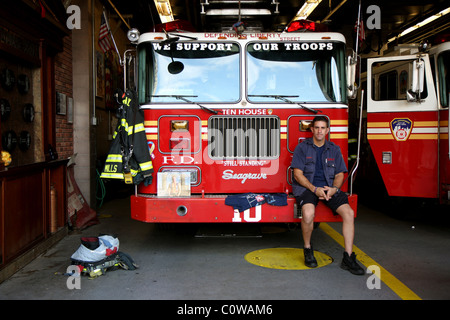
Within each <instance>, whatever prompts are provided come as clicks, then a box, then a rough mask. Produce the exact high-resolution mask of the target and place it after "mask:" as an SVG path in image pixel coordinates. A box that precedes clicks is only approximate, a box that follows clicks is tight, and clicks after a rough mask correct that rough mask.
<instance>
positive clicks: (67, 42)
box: [55, 36, 74, 159]
mask: <svg viewBox="0 0 450 320" xmlns="http://www.w3.org/2000/svg"><path fill="white" fill-rule="evenodd" d="M72 78H73V77H72V36H67V37H65V38H64V50H63V51H62V52H60V53H58V55H57V56H56V58H55V89H56V92H60V93H64V94H65V95H66V97H67V98H69V97H72V98H73V90H72V88H73V83H72ZM69 112H70V110H69V109H67V112H66V114H65V115H59V114H57V115H56V152H58V158H59V159H65V158H68V157H70V156H71V155H72V154H73V150H74V149H73V124H72V123H69V122H68V119H69V117H70V115H69ZM72 119H73V114H72ZM72 121H73V120H72Z"/></svg>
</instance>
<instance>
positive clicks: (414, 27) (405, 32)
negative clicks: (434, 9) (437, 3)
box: [388, 7, 450, 43]
mask: <svg viewBox="0 0 450 320" xmlns="http://www.w3.org/2000/svg"><path fill="white" fill-rule="evenodd" d="M448 13H450V7H448V8H447V9H444V10H442V11H441V12H439V13H436V14H434V15H432V16H431V17H428V18H426V19H425V20H423V21H422V22H419V23H418V24H416V25H414V26H412V27H410V28H408V29H406V30H404V31H402V32H401V33H400V34H399V35H398V36H396V37H392V38H390V39H389V40H388V43H389V42H392V41H395V40H397V39H398V38H400V37H403V36H404V35H405V34H408V33H410V32H412V31H415V30H417V29H419V28H421V27H423V26H425V25H426V24H428V23H430V22H432V21H434V20H436V19H439V18H440V17H443V16H445V15H446V14H448Z"/></svg>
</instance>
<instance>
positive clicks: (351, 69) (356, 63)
mask: <svg viewBox="0 0 450 320" xmlns="http://www.w3.org/2000/svg"><path fill="white" fill-rule="evenodd" d="M360 66H361V59H360V57H359V56H358V55H357V54H356V53H355V52H354V51H352V54H350V55H348V56H347V95H348V98H349V99H355V98H356V96H357V93H358V88H359V81H360V79H361V77H360V75H359V72H360V70H361V69H360Z"/></svg>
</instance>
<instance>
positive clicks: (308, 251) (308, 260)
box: [303, 246, 317, 268]
mask: <svg viewBox="0 0 450 320" xmlns="http://www.w3.org/2000/svg"><path fill="white" fill-rule="evenodd" d="M303 253H304V254H305V266H307V267H308V268H316V267H317V260H316V258H314V250H313V248H312V246H311V248H303Z"/></svg>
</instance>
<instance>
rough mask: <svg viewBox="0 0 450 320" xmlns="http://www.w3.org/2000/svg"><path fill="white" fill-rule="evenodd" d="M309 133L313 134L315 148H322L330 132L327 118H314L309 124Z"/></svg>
mask: <svg viewBox="0 0 450 320" xmlns="http://www.w3.org/2000/svg"><path fill="white" fill-rule="evenodd" d="M311 131H312V134H313V140H314V144H315V145H316V146H319V147H320V146H322V145H323V144H324V143H325V139H326V137H327V135H328V133H329V132H330V128H329V122H328V118H327V117H325V116H317V117H314V119H313V121H312V123H311Z"/></svg>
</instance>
